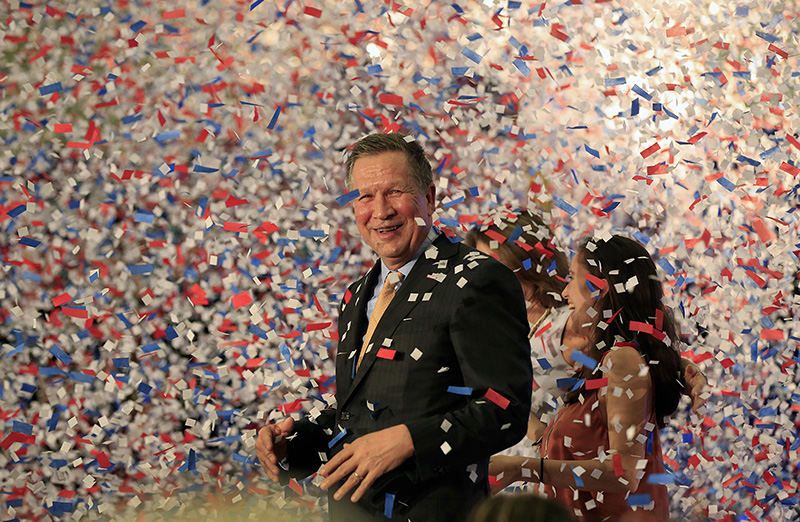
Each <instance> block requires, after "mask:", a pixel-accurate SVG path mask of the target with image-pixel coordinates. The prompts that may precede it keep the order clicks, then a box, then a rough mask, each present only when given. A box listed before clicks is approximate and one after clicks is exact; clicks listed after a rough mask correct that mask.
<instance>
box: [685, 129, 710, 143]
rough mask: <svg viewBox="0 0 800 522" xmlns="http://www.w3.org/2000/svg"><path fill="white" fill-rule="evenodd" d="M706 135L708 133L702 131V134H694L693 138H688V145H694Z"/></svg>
mask: <svg viewBox="0 0 800 522" xmlns="http://www.w3.org/2000/svg"><path fill="white" fill-rule="evenodd" d="M706 134H708V133H707V132H705V131H703V132H698V133H697V134H695V135H694V136H692V137H691V138H689V143H691V144H695V143H697V142H698V141H700V140H701V139H703V136H705V135H706Z"/></svg>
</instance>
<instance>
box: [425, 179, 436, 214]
mask: <svg viewBox="0 0 800 522" xmlns="http://www.w3.org/2000/svg"><path fill="white" fill-rule="evenodd" d="M425 200H426V201H427V202H428V217H431V216H432V215H433V210H434V207H435V206H436V185H434V184H433V183H431V184H430V185H428V188H427V189H425Z"/></svg>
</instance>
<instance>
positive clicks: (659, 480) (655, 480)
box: [647, 473, 675, 484]
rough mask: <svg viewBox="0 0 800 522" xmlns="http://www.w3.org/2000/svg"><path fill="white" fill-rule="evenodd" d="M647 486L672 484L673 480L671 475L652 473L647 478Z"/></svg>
mask: <svg viewBox="0 0 800 522" xmlns="http://www.w3.org/2000/svg"><path fill="white" fill-rule="evenodd" d="M647 482H648V483H649V484H674V483H675V478H674V476H673V475H672V474H671V473H652V474H650V475H648V476H647Z"/></svg>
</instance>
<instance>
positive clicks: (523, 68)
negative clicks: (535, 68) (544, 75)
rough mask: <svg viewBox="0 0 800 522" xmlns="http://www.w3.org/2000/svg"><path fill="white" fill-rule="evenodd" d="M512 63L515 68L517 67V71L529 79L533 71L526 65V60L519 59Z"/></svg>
mask: <svg viewBox="0 0 800 522" xmlns="http://www.w3.org/2000/svg"><path fill="white" fill-rule="evenodd" d="M512 63H513V64H514V67H516V68H517V70H518V71H519V72H521V73H522V75H523V76H524V77H526V78H527V77H528V75H529V74H530V73H531V69H530V67H528V64H527V63H525V60H520V59H519V58H517V59H515V60H514V61H513V62H512Z"/></svg>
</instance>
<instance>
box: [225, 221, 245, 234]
mask: <svg viewBox="0 0 800 522" xmlns="http://www.w3.org/2000/svg"><path fill="white" fill-rule="evenodd" d="M222 228H223V230H225V231H226V232H247V223H232V222H230V221H226V222H225V223H224V224H223V225H222Z"/></svg>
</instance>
